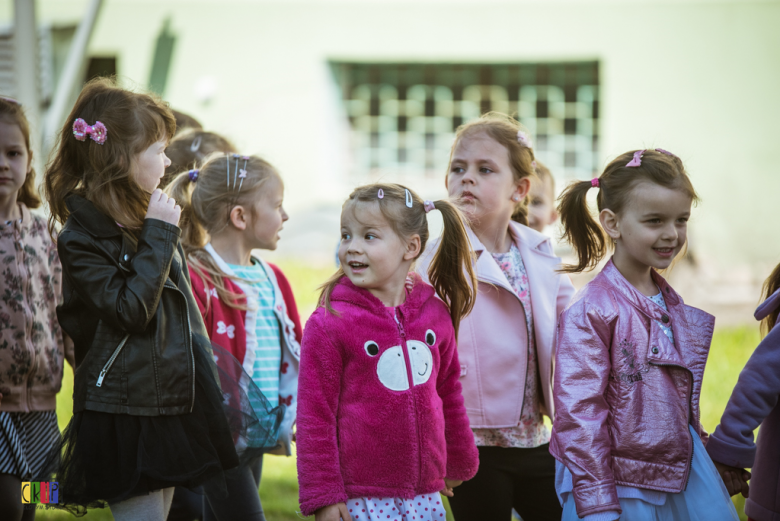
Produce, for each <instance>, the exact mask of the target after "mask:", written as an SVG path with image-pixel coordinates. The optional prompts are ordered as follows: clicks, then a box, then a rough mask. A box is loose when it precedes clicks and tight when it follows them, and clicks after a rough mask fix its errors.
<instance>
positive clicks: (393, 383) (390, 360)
mask: <svg viewBox="0 0 780 521" xmlns="http://www.w3.org/2000/svg"><path fill="white" fill-rule="evenodd" d="M435 342H436V334H435V333H434V332H433V331H432V330H430V329H429V330H428V331H427V332H426V334H425V342H420V341H419V340H407V342H406V353H407V356H408V357H409V363H410V364H411V370H412V371H411V372H412V385H420V384H424V383H425V382H427V381H428V380H429V379H430V377H431V373H433V354H432V353H431V350H430V348H429V346H431V347H432V346H433V345H434V343H435ZM363 348H364V349H365V351H366V354H368V355H369V356H372V357H373V356H376V355H377V354H378V353H379V346H378V345H377V343H376V342H374V341H372V340H369V341H368V342H366V343H365V345H364V346H363ZM376 374H377V376H378V377H379V381H380V382H381V383H382V385H384V386H385V387H387V388H388V389H390V390H391V391H406V390H408V389H409V387H410V386H409V377H408V375H407V372H406V358H405V357H404V353H403V349H402V348H401V346H393V347H391V348H389V349H387V350H386V351H385V352H384V353H382V356H380V357H379V362H378V363H377V365H376Z"/></svg>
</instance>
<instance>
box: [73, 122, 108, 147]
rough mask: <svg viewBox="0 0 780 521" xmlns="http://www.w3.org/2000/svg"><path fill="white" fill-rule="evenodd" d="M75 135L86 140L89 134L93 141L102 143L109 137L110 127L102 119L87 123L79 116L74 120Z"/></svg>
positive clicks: (81, 139) (80, 139)
mask: <svg viewBox="0 0 780 521" xmlns="http://www.w3.org/2000/svg"><path fill="white" fill-rule="evenodd" d="M73 136H75V138H76V139H77V140H79V141H86V139H87V136H89V137H90V139H92V141H94V142H95V143H97V144H98V145H102V144H103V143H105V142H106V138H107V137H108V129H107V128H106V126H105V125H104V124H103V123H101V122H100V121H95V124H94V125H87V122H86V121H84V120H83V119H81V118H77V119H76V121H74V122H73Z"/></svg>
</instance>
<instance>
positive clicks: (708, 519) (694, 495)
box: [561, 427, 739, 521]
mask: <svg viewBox="0 0 780 521" xmlns="http://www.w3.org/2000/svg"><path fill="white" fill-rule="evenodd" d="M690 431H691V434H692V436H693V462H692V463H691V474H690V479H689V480H688V486H687V487H686V489H685V490H683V491H682V492H679V493H677V494H671V493H666V494H665V496H666V500H665V501H663V504H660V505H659V504H652V503H648V502H646V501H643V500H642V499H637V498H620V507H621V508H622V509H623V513H622V514H621V515H620V520H621V521H624V520H627V521H739V516H738V515H737V510H736V509H735V508H734V503H732V502H731V498H730V497H729V494H728V492H727V491H726V486H725V485H724V484H723V480H721V478H720V475H719V474H718V471H717V470H716V469H715V465H713V463H712V460H711V459H710V457H709V456H708V455H707V451H706V450H705V448H704V445H702V443H701V439H699V435H698V434H696V432H695V431H694V430H693V428H692V427H691V428H690ZM566 472H567V473H568V470H567V471H566ZM621 488H622V487H621ZM648 492H654V491H648ZM652 495H653V496H655V497H658V496H657V495H656V494H655V493H653V494H652ZM618 496H620V494H618ZM561 498H562V502H561V503H562V505H563V517H562V518H561V521H578V520H579V519H580V518H579V517H578V516H577V508H576V507H575V506H574V497H573V495H572V494H571V492H563V493H562V494H561ZM654 503H655V501H654Z"/></svg>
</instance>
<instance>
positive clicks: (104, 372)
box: [97, 369, 108, 387]
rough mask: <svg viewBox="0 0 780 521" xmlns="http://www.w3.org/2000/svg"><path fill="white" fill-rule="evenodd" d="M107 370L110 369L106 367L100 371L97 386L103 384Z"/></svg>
mask: <svg viewBox="0 0 780 521" xmlns="http://www.w3.org/2000/svg"><path fill="white" fill-rule="evenodd" d="M107 372H108V371H106V370H105V369H103V370H102V371H100V376H98V380H97V386H98V387H100V386H101V385H103V378H105V376H106V373H107Z"/></svg>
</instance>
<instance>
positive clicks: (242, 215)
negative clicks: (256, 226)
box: [230, 205, 249, 231]
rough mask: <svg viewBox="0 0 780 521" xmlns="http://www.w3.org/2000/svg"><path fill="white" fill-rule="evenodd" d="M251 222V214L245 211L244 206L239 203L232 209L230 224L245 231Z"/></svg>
mask: <svg viewBox="0 0 780 521" xmlns="http://www.w3.org/2000/svg"><path fill="white" fill-rule="evenodd" d="M248 223H249V216H248V215H247V214H246V211H244V207H243V206H240V205H237V206H234V207H233V209H232V210H230V224H232V225H233V227H234V228H236V229H237V230H241V231H244V230H246V227H247V225H248Z"/></svg>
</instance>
